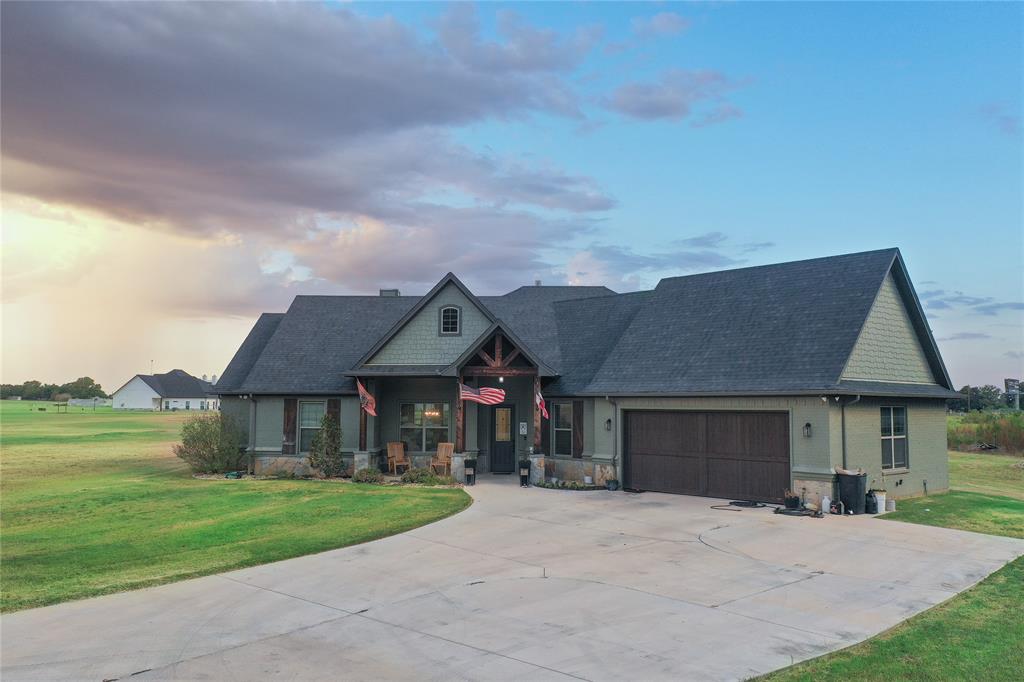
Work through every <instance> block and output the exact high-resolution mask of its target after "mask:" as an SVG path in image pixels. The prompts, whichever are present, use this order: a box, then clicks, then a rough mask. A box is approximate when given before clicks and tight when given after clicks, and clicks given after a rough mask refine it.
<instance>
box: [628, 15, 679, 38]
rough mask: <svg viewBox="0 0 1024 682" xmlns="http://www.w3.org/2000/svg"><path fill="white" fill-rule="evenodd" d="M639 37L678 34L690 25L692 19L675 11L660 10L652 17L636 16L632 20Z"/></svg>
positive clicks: (635, 32)
mask: <svg viewBox="0 0 1024 682" xmlns="http://www.w3.org/2000/svg"><path fill="white" fill-rule="evenodd" d="M630 24H631V26H632V30H633V35H635V36H637V37H638V38H658V37H662V36H673V35H678V34H680V33H682V32H683V31H685V30H686V29H688V28H689V27H690V20H689V19H687V18H686V17H683V16H681V15H679V14H676V13H675V12H659V13H658V14H655V15H653V16H650V17H634V18H633V20H632V21H631V22H630Z"/></svg>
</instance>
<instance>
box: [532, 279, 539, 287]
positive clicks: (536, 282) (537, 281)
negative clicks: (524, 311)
mask: <svg viewBox="0 0 1024 682" xmlns="http://www.w3.org/2000/svg"><path fill="white" fill-rule="evenodd" d="M533 286H535V287H539V286H540V280H539V279H535V280H533Z"/></svg>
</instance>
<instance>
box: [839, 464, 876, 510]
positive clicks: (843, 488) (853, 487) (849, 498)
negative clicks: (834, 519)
mask: <svg viewBox="0 0 1024 682" xmlns="http://www.w3.org/2000/svg"><path fill="white" fill-rule="evenodd" d="M836 477H837V478H838V479H839V499H840V501H842V503H843V505H844V506H845V507H846V513H847V514H849V513H850V512H853V513H854V514H863V513H864V502H865V499H864V498H865V497H866V496H867V494H868V475H867V474H866V473H863V474H836Z"/></svg>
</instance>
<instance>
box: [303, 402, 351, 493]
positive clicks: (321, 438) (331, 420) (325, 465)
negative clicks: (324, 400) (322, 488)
mask: <svg viewBox="0 0 1024 682" xmlns="http://www.w3.org/2000/svg"><path fill="white" fill-rule="evenodd" d="M309 465H310V466H311V467H313V468H314V469H316V470H317V471H319V472H320V475H321V476H325V477H327V478H338V477H339V476H341V475H343V474H344V473H345V463H344V462H343V461H342V458H341V424H339V423H338V418H337V417H336V416H334V415H332V414H325V415H324V416H323V419H321V420H320V430H319V431H317V432H316V435H315V436H313V442H312V443H311V444H310V446H309Z"/></svg>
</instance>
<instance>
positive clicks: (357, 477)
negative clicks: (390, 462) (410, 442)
mask: <svg viewBox="0 0 1024 682" xmlns="http://www.w3.org/2000/svg"><path fill="white" fill-rule="evenodd" d="M352 482H353V483H377V484H380V483H383V482H384V474H382V473H381V472H380V470H379V469H371V468H369V467H367V468H365V469H360V470H359V471H357V472H355V473H354V474H352Z"/></svg>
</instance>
